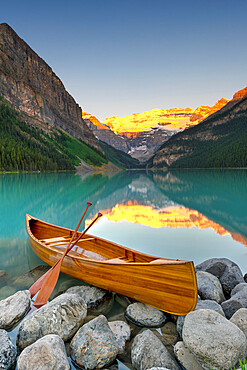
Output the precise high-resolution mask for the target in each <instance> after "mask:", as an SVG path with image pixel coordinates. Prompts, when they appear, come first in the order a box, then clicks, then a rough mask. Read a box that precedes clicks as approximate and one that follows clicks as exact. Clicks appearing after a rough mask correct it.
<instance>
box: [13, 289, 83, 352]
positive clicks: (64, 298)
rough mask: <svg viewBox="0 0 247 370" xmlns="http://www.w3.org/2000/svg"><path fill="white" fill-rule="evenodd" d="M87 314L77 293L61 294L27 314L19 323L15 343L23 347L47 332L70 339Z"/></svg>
mask: <svg viewBox="0 0 247 370" xmlns="http://www.w3.org/2000/svg"><path fill="white" fill-rule="evenodd" d="M86 316H87V305H86V304H85V302H84V300H83V299H82V298H81V297H80V296H78V295H77V294H62V295H60V296H58V297H57V298H55V299H53V301H51V302H49V303H47V304H46V305H45V306H43V307H41V308H39V309H38V310H37V311H35V312H33V313H31V314H30V315H29V316H27V317H26V318H25V319H24V320H23V321H22V323H21V325H20V327H19V331H18V334H17V340H16V343H17V345H18V347H19V348H20V349H23V348H25V347H27V346H29V345H30V344H32V343H34V342H35V341H36V340H38V339H39V338H41V337H44V336H45V335H47V334H57V335H59V336H60V337H61V338H62V339H63V340H64V341H66V340H68V339H70V338H71V337H72V336H73V335H74V334H75V332H76V331H77V330H78V329H79V327H80V326H81V325H82V324H83V323H84V321H85V318H86Z"/></svg>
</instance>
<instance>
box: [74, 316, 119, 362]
mask: <svg viewBox="0 0 247 370" xmlns="http://www.w3.org/2000/svg"><path fill="white" fill-rule="evenodd" d="M117 354H118V345H117V342H116V339H115V336H114V334H113V332H112V331H111V329H110V327H109V325H108V322H107V319H106V318H105V316H103V315H100V316H98V317H96V318H95V319H93V320H91V321H89V322H88V323H86V324H84V325H83V326H82V327H81V328H80V329H79V330H78V332H77V333H76V335H75V336H74V338H73V339H72V341H71V343H70V356H71V358H72V360H73V361H75V362H76V363H77V365H79V366H81V367H83V368H84V369H95V368H97V369H101V368H102V367H105V366H107V365H109V364H110V363H112V362H113V361H114V360H115V359H116V356H117Z"/></svg>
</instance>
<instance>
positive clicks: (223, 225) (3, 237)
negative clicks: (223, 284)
mask: <svg viewBox="0 0 247 370" xmlns="http://www.w3.org/2000/svg"><path fill="white" fill-rule="evenodd" d="M246 184H247V171H245V170H232V171H231V170H228V171H216V170H215V171H202V170H200V171H193V170H192V171H191V170H190V171H185V170H183V171H172V172H161V173H159V172H155V173H153V172H147V173H146V172H145V171H125V172H120V173H117V174H113V173H111V174H96V173H94V174H89V173H85V174H83V175H77V174H74V173H53V174H52V173H49V174H6V175H1V176H0V270H6V271H8V272H9V273H10V274H11V276H18V275H19V274H21V273H24V272H27V271H28V270H30V269H32V268H34V267H35V266H37V264H40V260H39V259H38V258H36V256H35V255H34V254H33V252H32V250H31V248H30V245H29V242H28V240H27V235H26V230H25V214H26V213H30V214H31V215H33V216H35V217H37V218H40V219H43V220H45V221H47V222H51V223H54V224H57V225H61V226H65V227H70V228H75V227H76V225H77V222H78V220H79V219H80V217H81V214H82V213H83V210H84V209H85V206H86V202H87V201H91V202H92V203H93V206H92V207H90V209H89V211H88V214H87V219H88V220H90V219H92V218H93V217H94V216H95V214H96V213H97V212H98V211H103V213H104V217H102V219H101V220H99V222H98V223H96V224H95V225H94V226H93V228H92V231H91V233H94V234H96V235H99V236H101V237H104V238H106V239H110V240H112V241H115V242H117V243H120V244H123V245H126V246H128V247H130V248H135V249H139V250H141V251H143V252H146V253H149V254H154V255H158V256H161V257H168V258H179V259H190V260H194V261H195V263H198V262H201V261H202V260H203V259H206V258H210V257H220V256H221V257H228V258H231V259H233V260H235V262H237V263H239V264H240V265H241V266H242V268H243V269H245V266H246V265H247V250H246V249H245V246H243V244H244V245H247V213H246V209H247V191H246V190H247V186H246ZM84 226H85V225H84ZM244 272H245V271H244Z"/></svg>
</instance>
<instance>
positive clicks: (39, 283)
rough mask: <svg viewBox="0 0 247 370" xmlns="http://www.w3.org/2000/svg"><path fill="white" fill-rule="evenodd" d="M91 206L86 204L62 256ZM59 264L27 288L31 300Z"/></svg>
mask: <svg viewBox="0 0 247 370" xmlns="http://www.w3.org/2000/svg"><path fill="white" fill-rule="evenodd" d="M91 205H92V203H91V202H87V207H86V209H85V211H84V213H83V215H82V217H81V219H80V221H79V223H78V225H77V227H76V229H75V231H74V232H73V235H72V237H71V239H70V241H69V244H68V246H67V248H66V250H65V251H64V254H66V253H68V248H69V247H70V245H71V243H72V242H73V239H74V237H75V234H76V233H77V231H78V229H79V227H80V225H81V223H82V220H83V218H84V217H85V214H86V213H87V210H88V208H89V207H90V206H91ZM58 263H59V261H57V262H56V263H55V264H54V266H52V267H51V268H50V269H49V270H48V271H47V272H46V273H45V274H44V275H42V276H41V277H40V278H39V279H38V280H37V281H36V282H35V283H34V284H33V285H32V286H31V287H30V288H29V291H30V293H31V298H32V297H33V296H35V294H36V293H37V292H38V291H39V290H40V288H41V286H42V285H43V282H44V281H45V279H46V277H47V276H48V274H49V273H50V271H51V270H52V269H54V268H55V267H56V266H57V264H58Z"/></svg>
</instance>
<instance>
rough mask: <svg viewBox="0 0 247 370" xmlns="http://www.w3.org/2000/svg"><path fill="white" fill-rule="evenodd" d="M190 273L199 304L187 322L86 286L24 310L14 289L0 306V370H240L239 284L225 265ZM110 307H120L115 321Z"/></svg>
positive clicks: (246, 317)
mask: <svg viewBox="0 0 247 370" xmlns="http://www.w3.org/2000/svg"><path fill="white" fill-rule="evenodd" d="M196 271H197V272H196V274H197V283H198V302H197V306H196V308H195V310H194V311H193V312H190V313H189V314H188V315H186V316H175V315H169V314H166V313H164V312H162V311H159V310H157V309H155V308H152V307H150V306H147V305H144V304H142V303H140V302H133V301H131V300H130V299H128V297H124V296H120V295H118V294H114V293H111V292H108V291H105V290H102V289H99V288H96V287H93V286H89V285H81V286H73V287H71V288H69V289H66V290H65V291H63V292H60V293H61V294H59V295H58V296H57V297H55V298H54V299H53V300H52V301H50V302H49V303H47V304H46V305H45V306H43V307H42V308H40V309H39V310H33V309H31V311H30V307H31V306H32V301H31V298H30V293H29V291H28V290H20V291H18V292H16V293H14V294H12V295H10V296H9V297H7V298H5V299H3V300H1V301H0V369H14V368H15V367H17V368H18V369H19V370H32V369H37V370H38V369H70V368H71V366H72V365H71V364H73V366H74V368H77V367H78V368H83V369H112V370H113V369H114V370H115V369H117V368H118V367H119V362H118V361H117V360H119V361H120V363H121V362H123V363H124V365H126V366H127V367H129V368H131V369H140V370H146V369H157V368H159V369H168V370H177V369H185V370H200V369H215V370H218V369H219V370H224V369H226V370H227V369H230V368H231V367H233V364H234V365H235V366H236V368H237V369H238V368H239V369H240V367H239V366H240V365H239V359H240V360H241V361H243V358H244V357H246V355H247V283H246V281H245V277H244V276H243V274H242V272H241V270H240V268H239V267H238V266H237V265H236V264H235V263H234V262H233V261H230V260H229V259H226V258H213V259H210V260H207V261H204V262H203V263H201V264H199V265H198V266H196ZM27 277H28V274H26V278H27ZM0 279H6V275H5V273H4V271H2V272H1V271H0ZM114 302H115V303H114ZM113 304H117V305H118V306H119V307H121V310H120V311H118V312H117V313H115V314H114V312H113V313H112V307H113ZM13 329H14V331H15V332H16V333H17V336H16V345H15V343H14V342H12V341H11V340H10V338H9V334H8V331H9V333H11V332H12V331H13ZM120 367H121V365H120Z"/></svg>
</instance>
